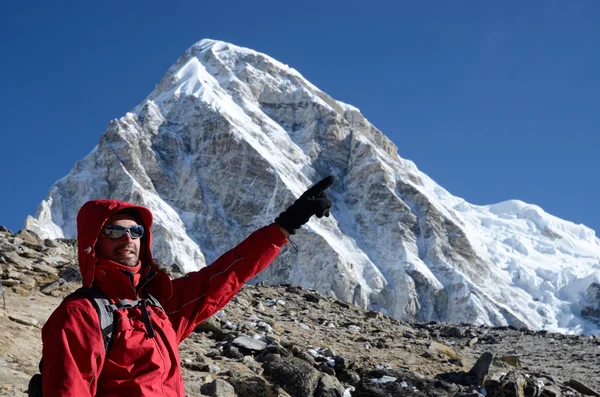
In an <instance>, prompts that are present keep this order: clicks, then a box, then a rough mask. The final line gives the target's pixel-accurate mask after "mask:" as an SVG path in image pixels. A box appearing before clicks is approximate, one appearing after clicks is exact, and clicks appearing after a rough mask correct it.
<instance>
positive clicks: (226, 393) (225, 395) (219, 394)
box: [200, 379, 237, 397]
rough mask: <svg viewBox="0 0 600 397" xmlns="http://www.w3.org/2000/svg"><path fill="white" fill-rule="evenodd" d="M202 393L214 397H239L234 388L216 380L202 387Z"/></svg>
mask: <svg viewBox="0 0 600 397" xmlns="http://www.w3.org/2000/svg"><path fill="white" fill-rule="evenodd" d="M200 392H201V393H202V394H205V395H207V396H213V397H237V396H236V394H235V389H234V388H233V386H232V385H230V384H229V383H227V382H226V381H224V380H223V379H215V380H214V381H212V382H211V383H208V384H205V385H202V387H200Z"/></svg>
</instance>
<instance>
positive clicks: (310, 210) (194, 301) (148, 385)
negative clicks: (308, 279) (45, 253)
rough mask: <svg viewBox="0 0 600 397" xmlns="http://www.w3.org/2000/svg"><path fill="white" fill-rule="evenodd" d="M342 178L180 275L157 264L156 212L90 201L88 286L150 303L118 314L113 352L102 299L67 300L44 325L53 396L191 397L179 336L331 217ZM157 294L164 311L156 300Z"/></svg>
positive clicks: (80, 227)
mask: <svg viewBox="0 0 600 397" xmlns="http://www.w3.org/2000/svg"><path fill="white" fill-rule="evenodd" d="M333 181H334V179H333V177H327V178H325V179H324V180H322V181H321V182H319V183H317V184H316V185H315V186H313V187H312V188H310V189H308V190H307V191H306V192H305V193H304V194H303V195H302V196H300V198H299V199H298V200H296V201H295V202H294V204H292V205H291V206H290V207H289V208H288V209H287V210H286V211H284V212H283V213H281V214H280V215H279V217H277V219H276V220H275V223H273V224H271V225H269V226H266V227H263V228H261V229H259V230H257V231H255V232H254V233H252V234H251V235H250V236H249V237H247V238H246V239H245V240H244V241H243V242H242V243H240V244H239V245H238V246H236V247H235V248H233V249H232V250H230V251H228V252H226V253H225V254H223V255H222V256H221V257H220V258H219V259H217V260H216V261H215V262H214V263H213V264H211V265H210V266H207V267H205V268H203V269H201V270H199V271H197V272H192V273H188V274H187V275H186V276H185V277H182V278H179V279H175V280H172V281H171V280H170V278H169V276H168V275H167V274H166V273H164V272H162V271H160V270H159V269H158V268H156V267H155V265H154V264H153V261H152V253H151V244H152V234H151V232H150V228H151V226H152V214H151V212H150V210H148V209H147V208H144V207H140V206H136V205H133V204H130V203H125V202H120V201H114V200H93V201H89V202H87V203H85V204H84V205H83V207H82V208H81V210H80V211H79V214H78V216H77V240H78V243H79V250H78V256H79V267H80V269H81V275H82V279H83V286H84V287H91V286H93V287H95V288H97V289H99V290H101V291H102V292H103V293H104V294H105V295H106V297H108V299H109V300H110V302H111V303H113V304H117V303H119V302H123V301H124V300H128V301H125V302H129V301H138V302H143V303H142V304H137V305H135V306H133V307H130V308H128V309H127V310H118V311H117V312H116V317H115V318H116V321H115V322H114V323H113V327H114V328H113V329H114V330H113V332H114V339H113V341H112V342H111V346H110V349H109V350H108V351H105V347H104V341H103V335H102V332H101V331H100V327H99V315H98V312H97V311H96V309H94V307H93V304H92V303H91V302H90V300H89V299H86V298H82V297H73V298H70V299H66V300H65V301H64V302H63V303H62V304H61V305H60V306H59V307H58V308H57V309H56V310H55V311H54V313H52V315H51V316H50V318H49V319H48V321H47V322H46V324H45V325H44V328H43V330H42V341H43V366H42V389H43V395H44V396H46V397H48V396H77V397H86V396H145V397H151V396H161V397H170V396H178V397H180V396H185V391H184V386H183V378H182V375H181V364H180V359H179V351H178V348H177V346H178V345H179V343H180V342H181V341H182V340H183V339H185V338H186V337H187V336H188V335H189V334H190V333H191V332H192V331H193V330H194V328H195V327H196V326H197V325H198V324H200V323H201V322H202V321H204V320H206V319H207V318H208V317H210V316H211V315H213V314H214V313H216V312H217V311H218V310H220V309H221V308H222V307H223V306H225V305H226V304H227V303H228V302H229V301H230V300H231V298H233V296H234V295H235V294H236V293H237V292H238V291H239V289H240V288H241V287H242V286H243V285H244V283H245V282H247V281H248V280H249V279H250V278H252V277H253V276H255V275H256V274H258V273H259V272H261V271H262V270H264V269H265V268H266V267H267V266H268V265H269V264H270V263H271V261H272V260H273V259H274V258H275V257H276V256H277V254H278V253H279V251H280V249H281V247H282V246H283V244H285V243H286V242H287V241H288V239H287V237H288V235H289V234H294V233H295V231H296V230H297V229H299V228H300V227H301V226H302V225H303V224H304V223H306V222H308V220H309V219H310V217H311V216H313V215H316V216H317V217H319V218H320V217H322V216H329V208H330V207H331V204H332V203H331V201H330V200H329V198H328V197H327V194H326V193H325V190H326V189H327V188H328V187H329V186H330V185H331V184H332V183H333ZM149 296H152V297H155V298H156V299H157V300H158V301H159V302H160V306H162V308H161V307H160V306H156V305H151V304H147V303H146V300H145V299H144V298H145V297H149ZM140 299H141V300H140Z"/></svg>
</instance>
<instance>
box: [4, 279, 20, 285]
mask: <svg viewBox="0 0 600 397" xmlns="http://www.w3.org/2000/svg"><path fill="white" fill-rule="evenodd" d="M0 283H1V284H2V285H6V286H7V287H12V286H14V285H19V284H21V281H19V280H15V279H12V278H9V279H6V280H0Z"/></svg>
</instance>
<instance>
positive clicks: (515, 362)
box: [499, 356, 523, 368]
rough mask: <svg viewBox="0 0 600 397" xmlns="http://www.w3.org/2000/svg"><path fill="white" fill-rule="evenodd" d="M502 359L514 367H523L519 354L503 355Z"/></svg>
mask: <svg viewBox="0 0 600 397" xmlns="http://www.w3.org/2000/svg"><path fill="white" fill-rule="evenodd" d="M499 360H500V361H502V362H505V363H507V364H509V365H512V366H513V367H517V368H522V367H523V364H522V363H521V359H519V357H518V356H502V357H500V358H499Z"/></svg>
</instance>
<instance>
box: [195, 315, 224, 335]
mask: <svg viewBox="0 0 600 397" xmlns="http://www.w3.org/2000/svg"><path fill="white" fill-rule="evenodd" d="M194 332H211V333H212V334H213V335H214V336H215V337H217V339H219V338H218V337H219V336H220V335H222V334H223V331H222V330H221V322H220V321H219V319H217V318H215V317H214V316H213V317H209V318H207V319H206V320H204V321H203V322H202V323H201V324H200V325H198V326H197V327H196V328H195V329H194Z"/></svg>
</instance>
